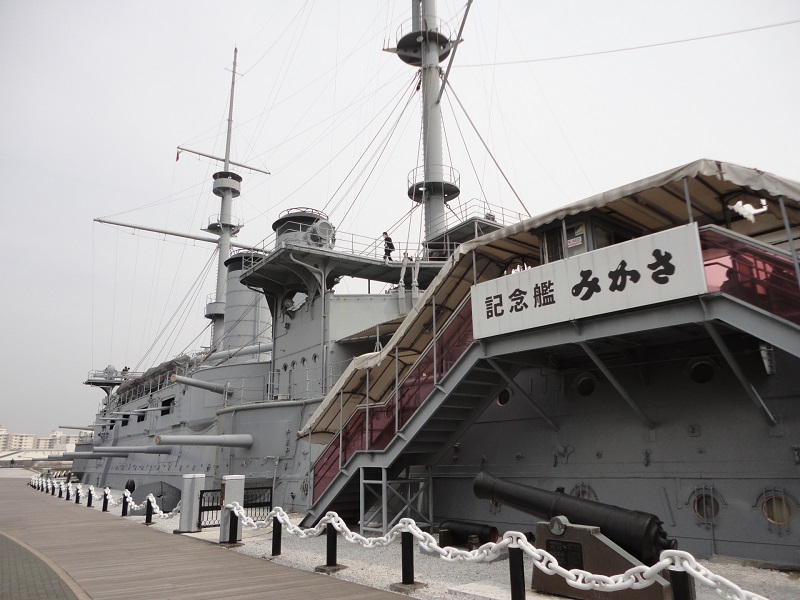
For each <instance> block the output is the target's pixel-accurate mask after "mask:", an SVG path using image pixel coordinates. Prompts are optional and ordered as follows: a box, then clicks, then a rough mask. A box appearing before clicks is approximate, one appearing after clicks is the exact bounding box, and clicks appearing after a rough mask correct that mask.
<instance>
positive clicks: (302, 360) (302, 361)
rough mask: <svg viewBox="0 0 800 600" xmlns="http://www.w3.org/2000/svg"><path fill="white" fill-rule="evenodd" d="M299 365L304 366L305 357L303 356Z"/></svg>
mask: <svg viewBox="0 0 800 600" xmlns="http://www.w3.org/2000/svg"><path fill="white" fill-rule="evenodd" d="M300 364H301V365H303V366H304V367H305V366H306V357H305V356H304V357H303V358H301V359H300Z"/></svg>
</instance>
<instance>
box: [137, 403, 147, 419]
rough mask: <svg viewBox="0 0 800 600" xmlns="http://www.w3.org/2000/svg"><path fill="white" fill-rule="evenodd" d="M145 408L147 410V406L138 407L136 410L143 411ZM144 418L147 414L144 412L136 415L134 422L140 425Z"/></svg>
mask: <svg viewBox="0 0 800 600" xmlns="http://www.w3.org/2000/svg"><path fill="white" fill-rule="evenodd" d="M145 408H147V404H145V405H143V406H140V407H139V408H137V409H136V410H144V409H145ZM145 416H147V413H145V412H140V413H136V422H137V423H141V422H142V421H144V418H145Z"/></svg>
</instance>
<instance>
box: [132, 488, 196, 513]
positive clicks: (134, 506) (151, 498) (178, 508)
mask: <svg viewBox="0 0 800 600" xmlns="http://www.w3.org/2000/svg"><path fill="white" fill-rule="evenodd" d="M122 494H123V495H124V496H125V497H126V498H127V499H128V507H129V508H130V509H131V510H139V509H140V508H144V507H145V506H147V501H148V500H149V501H150V504H151V505H152V506H153V514H155V515H157V516H158V517H159V518H161V519H169V518H171V517H174V516H175V515H177V514H178V513H179V512H181V503H180V501H179V502H178V505H177V506H176V507H175V508H174V509H173V510H172V512H170V513H165V512H164V511H162V510H161V509H160V508H159V507H158V502H157V501H156V497H155V496H153V494H148V495H147V498H145V499H144V501H143V502H142V503H141V504H136V503H135V502H134V501H133V498H132V497H131V493H130V492H129V491H128V490H125V491H123V492H122Z"/></svg>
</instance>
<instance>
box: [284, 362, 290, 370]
mask: <svg viewBox="0 0 800 600" xmlns="http://www.w3.org/2000/svg"><path fill="white" fill-rule="evenodd" d="M288 368H289V365H287V364H286V363H283V370H284V371H286V370H287V369H288Z"/></svg>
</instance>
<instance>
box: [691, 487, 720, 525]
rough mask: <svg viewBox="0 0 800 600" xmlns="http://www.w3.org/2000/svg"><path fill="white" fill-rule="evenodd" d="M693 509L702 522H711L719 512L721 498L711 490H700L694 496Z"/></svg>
mask: <svg viewBox="0 0 800 600" xmlns="http://www.w3.org/2000/svg"><path fill="white" fill-rule="evenodd" d="M692 509H693V510H694V514H695V516H697V518H698V519H699V521H700V522H701V523H711V522H713V521H714V519H715V518H716V517H717V515H718V514H719V500H717V499H716V498H715V497H714V494H712V493H711V492H700V493H698V494H697V495H696V496H695V497H694V501H693V502H692Z"/></svg>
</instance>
